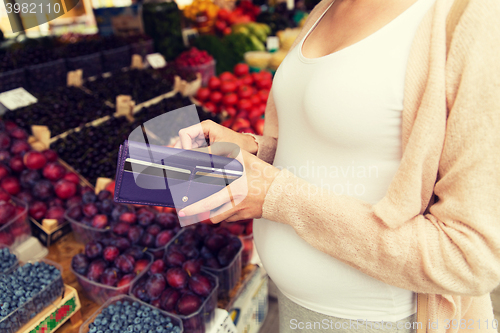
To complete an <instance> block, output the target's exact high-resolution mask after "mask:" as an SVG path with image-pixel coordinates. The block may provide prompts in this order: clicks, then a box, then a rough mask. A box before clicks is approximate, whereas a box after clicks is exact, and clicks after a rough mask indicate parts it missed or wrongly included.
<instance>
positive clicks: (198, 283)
mask: <svg viewBox="0 0 500 333" xmlns="http://www.w3.org/2000/svg"><path fill="white" fill-rule="evenodd" d="M188 285H189V289H191V290H192V291H193V292H194V293H195V294H197V295H199V296H202V297H207V296H208V295H210V293H211V292H212V289H213V288H212V283H211V282H210V280H209V279H208V278H207V277H206V276H204V275H201V274H195V275H192V276H191V277H190V278H189V280H188Z"/></svg>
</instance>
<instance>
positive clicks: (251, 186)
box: [178, 143, 280, 223]
mask: <svg viewBox="0 0 500 333" xmlns="http://www.w3.org/2000/svg"><path fill="white" fill-rule="evenodd" d="M220 145H224V144H223V143H222V144H220ZM220 145H218V144H214V145H213V146H211V151H212V153H214V152H215V153H216V154H217V155H224V156H227V155H230V154H231V152H225V151H224V148H223V149H220V148H219V147H220ZM228 146H229V145H228ZM205 149H206V150H208V148H201V149H199V150H205ZM232 152H234V150H233V151H232ZM233 158H234V156H233ZM236 159H237V160H238V161H240V163H241V164H242V165H243V166H244V170H243V176H241V177H240V178H239V179H237V180H235V181H234V182H232V183H231V184H230V185H228V186H226V188H224V189H223V190H221V191H219V192H217V193H215V194H213V195H211V196H210V197H208V198H205V199H203V200H200V201H198V202H196V203H194V204H192V205H190V206H188V207H185V208H184V209H182V210H180V211H179V212H178V215H179V217H180V218H183V217H186V216H193V215H196V214H201V213H206V212H210V221H212V223H219V222H222V221H227V222H234V221H240V220H246V219H251V218H260V217H261V216H262V206H263V205H264V200H265V198H266V195H267V192H268V190H269V187H270V186H271V183H272V182H273V180H274V178H275V177H276V175H277V174H278V173H279V171H280V170H279V169H278V168H276V167H274V166H272V165H270V164H268V163H266V162H264V161H262V160H261V159H259V158H258V157H256V156H254V155H252V154H250V153H248V152H247V151H245V150H243V149H240V150H239V152H238V156H236Z"/></svg>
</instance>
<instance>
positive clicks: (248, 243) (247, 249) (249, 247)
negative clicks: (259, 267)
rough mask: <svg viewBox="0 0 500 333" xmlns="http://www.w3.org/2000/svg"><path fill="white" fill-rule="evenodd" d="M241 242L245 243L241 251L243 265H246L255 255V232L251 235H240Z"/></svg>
mask: <svg viewBox="0 0 500 333" xmlns="http://www.w3.org/2000/svg"><path fill="white" fill-rule="evenodd" d="M239 237H240V240H241V242H242V243H243V250H242V252H241V267H242V268H243V267H246V266H247V265H248V264H249V263H250V261H251V260H252V256H253V233H251V234H250V235H241V236H239Z"/></svg>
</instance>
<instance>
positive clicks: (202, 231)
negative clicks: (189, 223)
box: [196, 223, 214, 238]
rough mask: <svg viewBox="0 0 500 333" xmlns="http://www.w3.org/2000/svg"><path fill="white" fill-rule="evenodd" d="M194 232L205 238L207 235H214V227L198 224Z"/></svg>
mask: <svg viewBox="0 0 500 333" xmlns="http://www.w3.org/2000/svg"><path fill="white" fill-rule="evenodd" d="M196 232H197V233H198V235H200V236H201V237H202V238H205V237H207V236H208V235H211V234H213V233H214V227H213V226H210V225H208V224H206V223H198V225H197V226H196Z"/></svg>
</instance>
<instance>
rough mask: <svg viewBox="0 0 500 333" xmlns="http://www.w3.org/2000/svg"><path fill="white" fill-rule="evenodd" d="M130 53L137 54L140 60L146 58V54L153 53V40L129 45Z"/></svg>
mask: <svg viewBox="0 0 500 333" xmlns="http://www.w3.org/2000/svg"><path fill="white" fill-rule="evenodd" d="M130 51H131V53H132V54H138V55H140V56H141V57H142V58H144V57H146V56H147V55H148V54H151V53H153V52H154V44H153V40H152V39H150V40H144V41H142V42H137V43H134V44H131V45H130Z"/></svg>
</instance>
